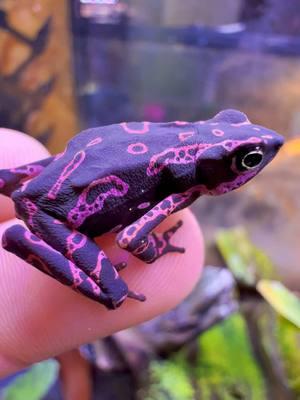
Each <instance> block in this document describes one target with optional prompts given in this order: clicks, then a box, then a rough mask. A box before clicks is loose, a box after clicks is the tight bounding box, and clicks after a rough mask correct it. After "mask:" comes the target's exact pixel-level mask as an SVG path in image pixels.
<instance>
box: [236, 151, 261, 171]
mask: <svg viewBox="0 0 300 400" xmlns="http://www.w3.org/2000/svg"><path fill="white" fill-rule="evenodd" d="M263 156H264V153H263V151H262V150H261V149H255V150H252V151H248V152H247V153H242V154H238V155H237V156H236V157H235V166H236V168H237V169H238V170H239V171H245V170H250V169H254V168H257V167H258V166H259V165H260V164H261V162H262V160H263Z"/></svg>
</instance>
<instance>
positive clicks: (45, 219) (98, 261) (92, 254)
mask: <svg viewBox="0 0 300 400" xmlns="http://www.w3.org/2000/svg"><path fill="white" fill-rule="evenodd" d="M34 224H35V229H36V231H38V232H39V235H40V237H41V239H42V240H45V241H47V243H48V244H49V245H50V246H51V247H52V248H53V249H55V250H56V251H57V252H59V253H61V254H62V255H63V256H64V257H65V258H66V259H68V260H69V261H71V262H72V263H73V264H74V265H75V266H76V268H79V269H80V270H81V271H83V273H85V274H86V275H87V276H88V277H89V278H90V279H92V280H93V282H94V283H95V285H97V286H99V287H100V289H101V296H102V300H103V301H102V302H103V304H105V306H106V307H108V308H110V309H114V308H117V307H119V306H120V305H121V303H122V302H123V301H124V300H125V298H126V297H127V294H128V287H127V285H126V283H125V282H124V281H123V279H122V278H121V277H120V276H119V274H118V271H117V269H116V268H115V267H114V266H113V265H112V263H111V262H110V260H109V258H108V257H107V256H106V255H105V253H104V252H103V250H101V249H100V248H99V246H97V244H96V243H95V242H94V241H93V240H92V239H91V238H89V237H88V236H85V235H83V234H82V233H80V232H76V231H75V230H73V229H72V228H70V227H69V226H67V225H64V224H57V223H56V220H54V219H53V218H52V217H51V216H49V215H48V214H45V213H43V212H42V211H39V213H38V214H36V215H35V218H34ZM118 267H120V265H119V264H118ZM90 286H91V285H89V287H90ZM103 296H105V297H103Z"/></svg>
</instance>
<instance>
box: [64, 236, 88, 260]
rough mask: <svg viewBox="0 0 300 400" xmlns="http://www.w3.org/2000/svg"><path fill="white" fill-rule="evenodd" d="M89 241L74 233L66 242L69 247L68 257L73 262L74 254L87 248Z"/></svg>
mask: <svg viewBox="0 0 300 400" xmlns="http://www.w3.org/2000/svg"><path fill="white" fill-rule="evenodd" d="M86 241H87V237H86V236H84V235H83V234H82V233H80V232H77V231H73V232H72V233H71V234H70V235H69V236H68V237H67V240H66V246H67V252H66V257H67V258H68V259H69V260H71V261H73V262H74V260H73V253H74V252H75V251H76V250H78V249H81V248H82V247H84V246H85V244H86Z"/></svg>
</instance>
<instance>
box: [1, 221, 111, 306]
mask: <svg viewBox="0 0 300 400" xmlns="http://www.w3.org/2000/svg"><path fill="white" fill-rule="evenodd" d="M2 244H3V247H4V248H5V249H6V250H7V251H9V252H11V253H14V254H15V255H17V256H18V257H20V258H22V259H23V260H24V261H26V262H28V263H29V264H31V265H33V266H34V267H36V268H37V269H38V270H40V271H42V272H44V273H46V274H47V275H49V276H51V277H53V278H55V279H56V280H58V281H60V282H61V283H63V284H64V285H67V286H71V287H72V289H74V290H76V291H78V292H80V293H82V294H84V295H85V296H87V297H89V298H91V299H93V300H96V301H99V302H101V303H104V302H105V301H107V300H108V299H107V296H106V295H105V294H104V293H103V292H101V290H100V288H99V287H98V286H97V285H96V284H95V282H94V281H93V280H92V279H91V278H89V277H88V276H87V275H86V274H85V273H84V272H83V271H81V270H80V269H79V268H77V267H76V265H75V264H74V263H72V262H71V261H70V260H68V259H67V258H65V257H64V256H63V255H62V254H60V253H59V252H58V251H56V250H54V249H53V248H52V247H50V246H49V245H48V244H47V243H45V242H44V241H43V240H41V239H40V238H38V237H37V236H36V235H34V234H33V233H31V232H30V231H29V230H27V229H25V228H24V227H23V226H22V225H14V226H12V227H10V228H8V229H7V230H6V231H5V233H4V235H3V237H2Z"/></svg>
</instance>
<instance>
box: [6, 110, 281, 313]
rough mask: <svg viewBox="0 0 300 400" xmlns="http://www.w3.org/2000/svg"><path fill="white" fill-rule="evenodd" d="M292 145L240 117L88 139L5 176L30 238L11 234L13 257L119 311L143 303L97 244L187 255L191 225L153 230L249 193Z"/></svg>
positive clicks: (124, 128) (96, 132)
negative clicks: (203, 204) (215, 200)
mask: <svg viewBox="0 0 300 400" xmlns="http://www.w3.org/2000/svg"><path fill="white" fill-rule="evenodd" d="M282 144H283V138H282V137H281V136H279V135H278V134H277V133H276V132H274V131H271V130H269V129H266V128H264V127H262V126H258V125H253V124H251V123H250V122H249V120H248V118H247V117H246V115H245V114H243V113H241V112H239V111H235V110H226V111H221V112H220V113H219V114H217V115H216V116H215V117H214V118H212V119H210V120H208V121H199V122H194V123H190V122H180V121H175V122H168V123H149V122H132V123H121V124H114V125H110V126H104V127H99V128H94V129H88V130H86V131H83V132H81V133H79V134H78V135H77V136H75V137H74V138H73V139H72V140H71V141H70V142H69V143H68V145H67V147H66V149H65V151H64V152H63V153H61V154H58V155H57V156H54V157H49V158H47V159H44V160H41V161H38V162H34V163H32V164H28V165H25V166H21V167H19V168H12V169H7V170H0V193H2V194H4V195H6V196H10V197H11V198H12V199H13V201H14V203H15V209H16V215H17V217H18V218H20V219H22V220H23V221H24V222H25V224H26V226H27V228H28V229H26V228H24V227H23V226H22V225H14V226H12V227H10V228H9V229H7V231H6V232H5V234H4V235H3V238H2V243H3V247H4V248H5V249H6V250H8V251H10V252H12V253H14V254H16V255H17V256H19V257H21V258H22V259H24V260H25V261H26V262H28V263H29V264H31V265H33V266H34V267H36V268H38V269H39V270H41V271H43V272H44V273H46V274H48V275H50V276H51V277H53V278H55V279H57V280H58V281H60V282H61V283H63V284H65V285H68V286H70V287H71V288H73V289H74V290H76V291H78V292H80V293H82V294H84V295H86V296H88V297H89V298H91V299H93V300H95V301H97V302H99V303H102V304H104V305H105V306H106V307H107V308H109V309H115V308H117V307H119V306H120V305H121V304H122V303H123V301H124V300H125V299H126V298H132V299H135V300H140V301H143V300H145V297H144V296H143V295H142V294H138V293H136V292H133V291H131V290H129V289H128V287H127V285H126V283H125V282H124V280H123V279H122V278H121V276H120V275H119V271H120V270H121V269H122V268H124V267H126V264H125V263H120V264H118V265H112V263H111V262H110V260H109V259H108V257H107V256H106V254H105V253H104V251H103V250H102V249H101V248H99V247H98V246H97V245H96V243H95V242H94V240H93V238H95V237H96V236H99V235H102V234H104V233H106V232H116V233H117V237H116V241H117V243H118V245H119V246H120V247H121V248H123V249H126V250H127V251H129V252H131V253H132V254H134V255H135V256H136V257H138V258H139V259H140V260H143V261H144V262H146V263H152V262H154V261H155V260H157V259H158V258H159V257H161V256H162V255H164V254H166V253H169V252H179V253H183V252H184V249H183V248H179V247H176V246H174V245H172V243H171V237H172V235H174V233H175V232H176V231H177V230H178V229H179V228H180V226H181V224H182V223H181V221H179V222H178V223H177V224H176V225H175V226H174V227H172V228H171V229H169V230H167V231H166V232H164V233H163V234H157V233H155V232H153V230H154V229H155V228H156V227H157V226H158V225H159V224H160V223H161V222H162V221H163V220H164V219H165V218H167V217H168V216H169V215H170V214H172V213H175V212H177V211H178V210H181V209H183V208H185V207H187V206H189V205H190V204H191V203H193V202H194V201H195V200H196V199H197V198H198V197H199V196H202V195H205V194H206V195H220V194H223V193H226V192H228V191H230V190H233V189H236V188H238V187H239V186H241V185H243V184H244V183H246V182H247V181H249V180H250V179H251V178H253V177H254V176H255V175H256V174H257V173H258V172H259V171H260V170H261V169H262V168H263V167H265V166H266V165H267V164H268V163H269V162H270V161H271V160H272V159H273V157H274V156H275V155H276V153H277V151H278V150H279V148H280V147H281V145H282Z"/></svg>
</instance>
